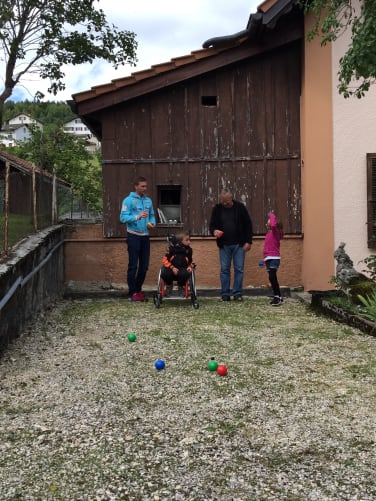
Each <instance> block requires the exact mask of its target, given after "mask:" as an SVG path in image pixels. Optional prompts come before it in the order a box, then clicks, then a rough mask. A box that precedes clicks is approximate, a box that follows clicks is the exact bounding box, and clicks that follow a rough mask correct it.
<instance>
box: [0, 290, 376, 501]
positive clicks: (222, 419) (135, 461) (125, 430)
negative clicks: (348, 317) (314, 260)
mask: <svg viewBox="0 0 376 501" xmlns="http://www.w3.org/2000/svg"><path fill="white" fill-rule="evenodd" d="M199 300H200V308H199V309H198V310H193V309H192V308H191V306H190V304H189V303H188V302H184V301H183V302H172V301H171V302H167V301H166V303H163V304H162V306H161V308H160V309H156V308H155V307H154V305H153V303H152V301H149V302H147V303H137V304H134V303H129V302H127V301H125V300H122V299H110V300H103V299H102V300H93V299H87V300H74V301H61V302H59V303H58V304H56V305H55V307H54V308H53V309H52V310H50V311H49V312H46V313H44V314H43V315H40V316H39V317H38V318H37V320H36V321H35V322H33V324H31V325H30V326H29V328H28V329H26V330H25V332H24V333H23V335H22V336H21V337H20V338H19V339H18V340H16V341H15V342H14V343H13V344H12V345H11V346H10V347H9V348H8V349H7V351H6V352H5V353H3V355H2V356H1V359H0V371H1V374H0V376H1V379H0V433H1V436H0V499H1V500H4V501H6V500H33V501H34V500H43V501H44V500H50V499H51V500H75V501H78V500H90V501H91V500H93V501H97V500H98V501H99V500H101V501H105V500H154V501H158V500H166V501H167V500H192V501H193V500H224V501H227V500H234V501H246V500H247V501H248V500H275V499H278V500H280V499H281V500H291V501H293V500H359V501H363V500H364V501H368V500H374V499H376V483H375V480H374V470H375V465H376V452H375V449H376V447H375V442H376V436H375V435H376V431H375V430H376V426H375V425H376V413H375V410H376V390H375V388H376V386H375V382H376V377H375V376H376V350H375V348H376V338H374V337H370V336H367V335H364V334H362V333H361V332H360V331H357V330H356V329H352V328H350V327H348V326H345V325H342V324H338V323H336V322H334V321H332V320H330V319H327V318H324V317H320V316H317V315H316V314H314V313H313V312H312V311H311V310H310V309H309V307H307V306H306V305H304V304H302V303H300V302H299V301H298V300H294V299H291V298H289V299H287V301H286V304H284V305H283V306H281V307H278V308H273V307H271V306H270V305H269V299H268V298H254V297H252V298H245V300H244V301H243V302H242V303H235V302H231V303H222V302H220V301H219V300H218V298H199ZM131 332H134V333H135V334H136V336H137V338H136V341H135V342H129V341H128V339H127V336H128V334H129V333H131ZM212 357H215V359H216V360H217V361H218V362H219V363H224V364H226V365H227V367H228V375H227V376H225V377H221V376H218V375H217V374H216V373H215V372H210V371H209V370H208V369H207V364H208V362H209V360H210V359H211V358H212ZM158 358H162V359H164V360H165V362H166V368H165V370H162V371H157V370H156V369H155V368H154V362H155V360H156V359H158Z"/></svg>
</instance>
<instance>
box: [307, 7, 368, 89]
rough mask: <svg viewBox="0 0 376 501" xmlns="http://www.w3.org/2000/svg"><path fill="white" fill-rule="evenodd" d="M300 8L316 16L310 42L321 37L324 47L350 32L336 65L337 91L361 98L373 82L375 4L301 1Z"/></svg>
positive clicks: (309, 36) (309, 35) (309, 37)
mask: <svg viewBox="0 0 376 501" xmlns="http://www.w3.org/2000/svg"><path fill="white" fill-rule="evenodd" d="M301 4H303V6H304V8H305V12H306V13H307V12H311V13H313V14H314V16H315V23H314V26H313V28H312V30H311V31H310V33H309V34H308V39H309V40H312V39H313V38H314V37H316V36H320V37H321V44H322V45H325V44H327V43H330V42H333V41H335V40H336V39H337V38H338V37H339V36H340V35H341V34H342V33H343V32H344V31H345V30H347V29H351V43H350V45H349V47H348V50H347V52H346V53H345V55H344V56H343V57H342V58H341V59H340V61H339V62H340V70H339V73H338V77H339V85H338V89H339V92H340V93H341V94H343V95H344V97H350V96H356V97H358V98H361V97H363V96H364V95H365V92H367V91H368V90H369V88H370V86H371V84H373V83H374V82H375V78H376V2H375V0H359V2H358V0H301ZM358 4H360V10H356V7H357V5H358Z"/></svg>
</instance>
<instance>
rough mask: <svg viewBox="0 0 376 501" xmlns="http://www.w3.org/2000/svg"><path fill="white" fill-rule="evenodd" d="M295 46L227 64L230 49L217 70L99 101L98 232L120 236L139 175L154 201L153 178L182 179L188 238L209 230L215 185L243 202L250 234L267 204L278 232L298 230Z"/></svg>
mask: <svg viewBox="0 0 376 501" xmlns="http://www.w3.org/2000/svg"><path fill="white" fill-rule="evenodd" d="M300 53H301V47H300V42H298V43H294V44H291V45H288V46H285V47H282V48H280V49H278V50H275V51H270V52H268V53H267V54H263V55H262V56H260V57H253V58H252V57H250V58H248V59H245V60H243V61H241V62H240V63H236V64H232V65H231V64H230V62H231V55H230V54H229V64H228V66H226V67H224V68H221V69H218V70H215V71H211V72H207V73H204V74H202V75H201V76H200V77H196V78H191V79H189V80H186V81H184V82H183V83H180V84H176V85H174V86H171V87H168V88H165V89H162V90H161V91H158V92H154V93H150V94H145V95H144V96H143V97H140V98H137V99H134V100H131V101H129V102H128V101H127V102H125V103H123V104H119V105H118V106H116V107H113V108H107V109H105V110H104V111H103V114H102V130H103V137H102V156H103V187H104V196H103V200H104V234H105V236H107V237H111V238H116V237H119V236H120V235H121V234H122V230H123V228H122V225H121V224H120V222H119V211H120V207H121V201H122V199H123V198H124V197H125V196H126V195H128V193H129V191H131V190H132V189H133V180H134V179H135V178H136V177H137V176H139V175H143V176H145V177H146V178H147V179H148V184H149V194H150V196H151V197H152V199H153V201H154V206H155V207H156V206H157V199H158V197H157V193H158V185H167V186H169V185H171V186H174V185H175V186H181V190H182V191H181V193H182V200H181V205H182V214H183V223H184V227H185V228H187V229H189V230H190V232H191V234H192V235H194V236H208V235H209V228H208V227H209V220H210V215H211V211H212V207H213V206H214V205H215V204H216V203H217V201H218V196H219V193H220V191H221V189H222V188H223V187H228V188H230V189H231V190H232V191H233V193H234V195H235V198H237V199H238V200H241V201H243V202H244V203H245V204H246V206H247V208H248V210H249V212H250V214H251V217H252V220H253V223H254V232H255V234H259V235H263V234H264V231H265V221H266V219H267V214H268V212H269V211H270V210H271V209H274V210H275V212H276V213H277V215H278V217H279V219H280V220H281V221H283V224H284V229H285V232H286V233H287V234H293V235H298V234H300V232H301V192H300V189H301V188H300V186H301V180H300V122H299V120H300V114H299V107H300V102H299V98H300V83H301V79H300V75H301V69H300ZM203 97H214V98H216V99H217V103H216V105H213V106H208V105H206V104H204V103H203V102H202V98H203ZM157 231H158V230H157ZM164 231H165V229H164V228H162V232H160V235H163V232H164Z"/></svg>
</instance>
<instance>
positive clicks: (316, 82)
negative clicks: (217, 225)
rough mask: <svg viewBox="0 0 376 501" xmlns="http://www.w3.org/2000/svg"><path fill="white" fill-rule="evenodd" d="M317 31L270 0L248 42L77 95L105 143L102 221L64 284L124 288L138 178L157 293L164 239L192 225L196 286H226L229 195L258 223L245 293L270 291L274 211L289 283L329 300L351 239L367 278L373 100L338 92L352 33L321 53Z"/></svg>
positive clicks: (219, 41) (219, 43)
mask: <svg viewBox="0 0 376 501" xmlns="http://www.w3.org/2000/svg"><path fill="white" fill-rule="evenodd" d="M355 4H356V5H358V6H359V0H356V1H355V3H354V5H355ZM313 21H314V20H313V18H312V16H305V15H304V14H303V12H302V11H301V10H300V8H299V6H298V2H296V1H295V0H265V1H264V2H263V3H261V4H260V5H259V7H258V9H257V12H256V13H253V14H251V15H250V17H249V19H248V22H247V24H246V28H245V29H244V30H243V31H240V32H238V33H236V34H234V35H230V36H219V37H216V38H212V39H208V40H207V41H206V42H204V43H203V49H201V50H198V51H194V52H192V53H191V54H188V55H186V56H182V57H179V58H176V59H173V60H171V61H169V62H166V63H164V64H158V65H156V66H152V67H151V68H150V69H147V70H144V71H140V72H136V73H133V74H132V75H130V76H128V77H125V78H119V79H117V80H113V81H112V82H109V83H107V84H104V85H100V86H97V87H94V88H92V89H89V90H87V91H85V92H81V93H78V94H75V95H74V96H73V101H72V103H71V104H72V107H73V108H74V110H75V111H76V113H77V114H78V115H79V116H80V117H81V118H82V120H83V121H84V122H85V123H86V124H87V125H88V127H89V128H90V129H91V130H92V131H93V132H94V133H95V135H96V136H97V137H98V138H99V139H100V140H101V142H102V154H103V196H104V223H103V227H102V226H101V227H100V228H98V227H97V228H96V229H95V231H94V233H91V234H90V230H89V229H88V228H86V229H85V230H84V232H83V233H82V230H81V232H80V230H78V229H77V230H76V231H75V233H72V234H71V235H69V237H68V238H67V242H66V254H67V257H68V259H67V261H66V262H67V263H68V264H67V279H68V280H69V279H72V280H107V281H110V282H125V270H126V264H127V256H126V249H125V246H124V235H125V230H124V228H123V226H122V225H121V224H120V223H119V210H120V204H121V201H122V199H123V198H124V197H125V196H126V195H127V194H128V193H129V192H130V191H131V190H132V185H133V180H134V179H135V178H136V177H137V176H139V175H144V176H145V177H146V178H147V179H148V182H149V194H150V195H151V197H152V198H153V201H154V206H155V208H156V209H157V208H158V209H159V210H158V213H159V219H158V225H157V228H156V229H155V230H153V233H152V259H151V265H150V270H149V273H148V277H147V281H148V283H149V285H153V284H155V281H156V274H157V272H158V270H159V266H160V262H161V255H162V254H163V252H164V251H165V244H166V241H165V236H166V233H167V231H171V227H172V231H174V230H175V229H176V228H180V227H184V228H185V229H189V230H190V232H191V234H192V235H193V245H194V249H195V254H196V258H195V260H196V262H197V264H198V268H197V275H198V276H197V281H198V284H199V285H201V284H202V285H204V286H213V287H215V286H218V283H219V267H218V256H217V249H216V245H215V240H214V239H213V237H211V236H210V235H209V232H208V221H209V218H210V214H211V210H212V207H213V205H214V204H215V203H216V202H217V200H218V195H219V193H220V191H221V189H222V188H223V187H228V188H230V189H231V190H232V191H233V193H234V195H235V197H236V199H238V200H240V201H242V202H243V203H244V204H245V205H246V206H247V208H248V210H249V212H250V214H251V217H252V220H253V223H254V231H255V239H254V244H253V246H252V250H251V252H250V253H248V254H247V258H246V269H245V276H244V285H245V287H253V286H261V285H265V284H267V278H266V273H265V270H264V269H260V268H258V266H257V263H258V261H259V259H260V258H261V256H262V244H263V238H264V235H265V220H266V216H267V213H268V211H269V210H270V209H273V210H274V211H275V212H276V213H277V215H278V216H279V218H280V219H281V221H282V222H283V225H284V230H285V239H284V240H283V241H282V247H281V251H282V266H281V268H280V272H279V277H280V282H281V284H283V285H288V286H298V285H302V286H303V287H304V289H305V290H311V289H316V290H325V289H332V288H333V285H332V284H331V283H330V282H331V278H332V277H333V275H334V274H335V265H336V263H335V260H334V257H333V254H334V251H335V249H336V248H337V246H338V245H339V244H340V242H341V241H344V242H348V251H349V252H350V256H351V257H352V259H353V260H354V263H355V265H356V266H358V268H359V267H361V264H359V263H360V260H361V259H363V258H365V257H366V256H367V255H369V253H370V246H369V238H368V235H367V227H368V226H369V224H370V223H369V216H368V215H367V209H368V208H369V207H368V206H369V203H368V204H367V190H368V192H369V190H370V183H369V179H370V176H369V175H368V177H367V165H368V164H369V162H368V164H367V158H370V155H371V154H372V153H373V152H374V151H376V148H375V146H376V145H375V144H374V136H373V134H372V131H373V129H374V128H373V125H372V123H373V122H372V117H373V116H374V115H373V114H372V113H370V110H375V108H376V106H375V103H376V92H375V91H374V89H371V90H370V91H369V93H368V95H367V96H366V97H365V98H364V99H362V100H361V103H360V102H359V100H356V102H355V101H352V102H350V100H344V99H343V97H342V96H339V95H338V89H337V85H336V79H337V73H338V64H339V60H340V58H341V57H342V56H343V54H344V51H345V50H346V47H347V45H348V43H349V36H350V34H349V33H347V34H346V36H343V37H340V38H339V39H338V41H336V42H335V43H333V44H329V45H327V46H325V47H322V46H321V44H320V40H319V39H315V40H313V41H312V42H308V41H307V36H306V34H307V33H308V32H309V30H310V28H311V27H312V23H313ZM366 124H368V125H366ZM368 171H369V168H368ZM368 198H369V197H368ZM367 225H368V226H367ZM80 240H81V241H80ZM79 241H80V242H79ZM78 244H79V245H80V252H79V253H78V252H76V251H75V249H76V248H77V245H78ZM88 263H89V264H88Z"/></svg>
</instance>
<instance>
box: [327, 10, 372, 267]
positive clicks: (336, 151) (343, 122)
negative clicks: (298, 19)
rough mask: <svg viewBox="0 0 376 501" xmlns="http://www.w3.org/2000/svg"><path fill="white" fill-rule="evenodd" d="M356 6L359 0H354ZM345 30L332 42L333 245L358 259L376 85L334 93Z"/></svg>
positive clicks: (363, 251)
mask: <svg viewBox="0 0 376 501" xmlns="http://www.w3.org/2000/svg"><path fill="white" fill-rule="evenodd" d="M355 4H356V5H357V6H358V9H359V2H355ZM350 35H351V33H350V32H349V30H347V32H346V33H345V34H344V35H342V36H341V37H339V38H338V40H337V41H336V42H335V43H334V44H333V45H332V58H333V68H332V75H333V77H332V92H333V145H334V146H333V164H334V246H335V248H337V247H338V245H339V244H340V243H341V242H345V243H346V252H347V253H348V255H349V256H350V257H351V259H352V260H353V262H354V266H355V267H356V268H357V269H358V270H359V271H361V270H362V269H364V265H362V264H359V261H361V260H362V259H364V258H365V257H367V256H368V255H369V254H371V253H372V251H371V250H370V249H368V246H367V225H366V222H367V161H366V155H367V153H375V152H376V134H375V115H376V85H373V86H371V88H370V90H369V91H368V92H367V93H366V95H365V96H364V97H363V98H362V99H357V98H356V97H352V98H349V99H345V98H344V97H343V96H342V95H340V94H339V93H338V90H337V85H338V78H337V73H338V70H339V59H340V57H341V56H342V55H343V54H344V53H345V51H346V47H347V46H348V43H349V42H350Z"/></svg>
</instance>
